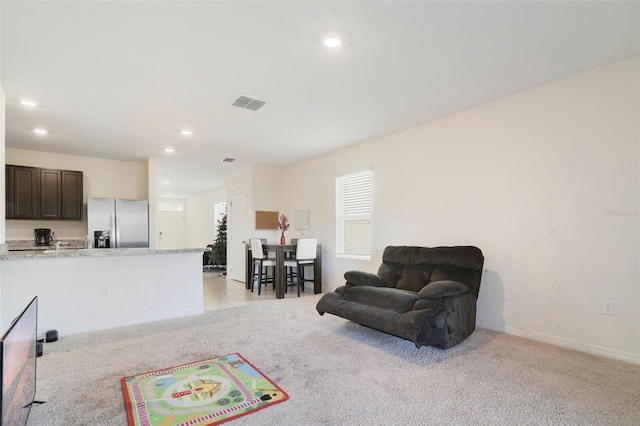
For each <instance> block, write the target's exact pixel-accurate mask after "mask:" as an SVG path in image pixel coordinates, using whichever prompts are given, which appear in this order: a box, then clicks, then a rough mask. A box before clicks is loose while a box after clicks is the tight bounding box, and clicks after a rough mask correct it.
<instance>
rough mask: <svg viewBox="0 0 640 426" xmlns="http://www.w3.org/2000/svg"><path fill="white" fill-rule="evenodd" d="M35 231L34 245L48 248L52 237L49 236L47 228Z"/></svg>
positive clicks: (49, 231) (49, 230) (49, 232)
mask: <svg viewBox="0 0 640 426" xmlns="http://www.w3.org/2000/svg"><path fill="white" fill-rule="evenodd" d="M35 231H36V245H37V246H50V245H51V241H53V236H52V235H51V229H47V228H38V229H36V230H35Z"/></svg>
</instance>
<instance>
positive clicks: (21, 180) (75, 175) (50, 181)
mask: <svg viewBox="0 0 640 426" xmlns="http://www.w3.org/2000/svg"><path fill="white" fill-rule="evenodd" d="M82 182H83V181H82V172H79V171H73V170H55V169H42V168H37V167H27V166H14V165H7V166H6V188H5V189H6V213H5V214H6V218H7V219H41V220H59V219H82Z"/></svg>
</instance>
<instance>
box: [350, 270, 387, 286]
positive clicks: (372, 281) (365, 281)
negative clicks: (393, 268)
mask: <svg viewBox="0 0 640 426" xmlns="http://www.w3.org/2000/svg"><path fill="white" fill-rule="evenodd" d="M344 279H345V280H347V284H350V285H368V286H373V287H384V281H382V278H380V277H379V276H377V275H376V274H371V273H369V272H362V271H347V272H345V273H344Z"/></svg>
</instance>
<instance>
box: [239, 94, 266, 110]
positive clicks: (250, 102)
mask: <svg viewBox="0 0 640 426" xmlns="http://www.w3.org/2000/svg"><path fill="white" fill-rule="evenodd" d="M265 103H266V102H264V101H259V100H257V99H252V98H248V97H246V96H240V97H239V98H238V99H236V100H235V101H234V102H233V106H236V107H238V108H245V109H250V110H251V111H257V110H259V109H260V108H262V107H263V106H264V104H265Z"/></svg>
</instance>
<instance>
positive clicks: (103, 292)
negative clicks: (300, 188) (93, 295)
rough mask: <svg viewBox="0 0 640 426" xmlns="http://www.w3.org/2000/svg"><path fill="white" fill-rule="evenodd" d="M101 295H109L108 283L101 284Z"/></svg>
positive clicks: (109, 287)
mask: <svg viewBox="0 0 640 426" xmlns="http://www.w3.org/2000/svg"><path fill="white" fill-rule="evenodd" d="M102 295H103V296H111V286H110V285H103V286H102Z"/></svg>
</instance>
